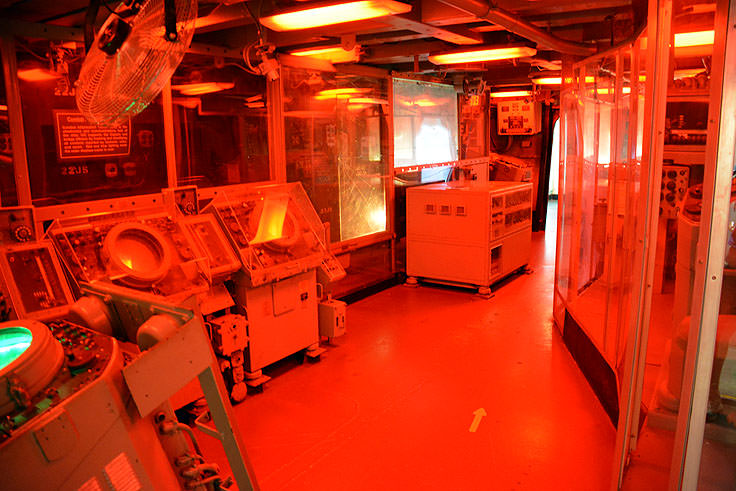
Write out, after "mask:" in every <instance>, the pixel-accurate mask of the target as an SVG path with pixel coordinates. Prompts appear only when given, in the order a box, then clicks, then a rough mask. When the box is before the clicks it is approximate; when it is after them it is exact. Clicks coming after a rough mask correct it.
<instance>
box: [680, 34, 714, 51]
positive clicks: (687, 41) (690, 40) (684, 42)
mask: <svg viewBox="0 0 736 491" xmlns="http://www.w3.org/2000/svg"><path fill="white" fill-rule="evenodd" d="M715 35H716V32H715V31H696V32H681V33H679V34H675V48H687V47H689V46H703V45H706V44H713V41H714V39H715Z"/></svg>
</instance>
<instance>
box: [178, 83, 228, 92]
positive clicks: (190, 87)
mask: <svg viewBox="0 0 736 491" xmlns="http://www.w3.org/2000/svg"><path fill="white" fill-rule="evenodd" d="M233 87H235V84H234V83H232V82H200V83H196V84H182V85H172V86H171V88H172V89H174V90H178V91H179V92H180V93H181V95H203V94H211V93H213V92H221V91H223V90H228V89H232V88H233Z"/></svg>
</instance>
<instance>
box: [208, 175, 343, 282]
mask: <svg viewBox="0 0 736 491" xmlns="http://www.w3.org/2000/svg"><path fill="white" fill-rule="evenodd" d="M205 211H206V212H210V213H214V214H215V215H216V216H217V218H218V220H219V221H220V223H221V224H222V226H223V228H224V229H225V231H226V233H227V234H228V236H229V238H230V241H231V242H232V244H233V245H234V246H235V248H236V249H237V250H238V253H239V255H240V260H241V262H242V264H243V267H244V270H245V273H246V275H247V277H248V279H249V280H250V282H251V284H252V285H253V286H257V285H262V284H264V283H269V282H272V281H276V280H279V279H282V278H286V277H289V276H293V275H295V274H297V273H300V272H303V271H307V270H309V269H313V268H318V267H320V268H321V270H322V271H323V272H324V271H325V269H326V268H327V269H328V270H332V271H333V272H334V273H335V274H336V275H338V276H339V275H340V273H341V272H342V274H343V275H344V271H342V268H341V267H340V266H339V264H337V263H336V261H335V260H334V257H333V256H332V255H331V254H330V253H329V252H328V250H327V247H326V246H325V231H324V227H323V225H322V223H321V222H320V220H319V217H318V216H317V213H316V211H315V210H314V207H313V206H312V204H311V202H310V201H309V198H307V195H306V193H305V192H304V189H303V188H302V186H301V184H299V183H290V184H276V185H268V186H259V187H252V188H247V189H246V188H243V189H241V190H237V191H231V192H227V193H222V194H220V195H218V197H216V198H215V199H214V200H213V201H212V202H211V203H210V204H209V205H208V206H207V207H206V208H205ZM328 276H329V274H328Z"/></svg>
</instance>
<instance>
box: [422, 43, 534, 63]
mask: <svg viewBox="0 0 736 491" xmlns="http://www.w3.org/2000/svg"><path fill="white" fill-rule="evenodd" d="M535 54H537V50H536V49H534V48H530V47H528V46H509V47H506V48H480V49H478V48H476V49H471V50H464V51H457V52H449V53H439V54H436V55H430V56H429V61H431V62H432V63H434V64H435V65H452V64H455V63H474V62H479V61H495V60H510V59H513V58H523V57H525V56H534V55H535Z"/></svg>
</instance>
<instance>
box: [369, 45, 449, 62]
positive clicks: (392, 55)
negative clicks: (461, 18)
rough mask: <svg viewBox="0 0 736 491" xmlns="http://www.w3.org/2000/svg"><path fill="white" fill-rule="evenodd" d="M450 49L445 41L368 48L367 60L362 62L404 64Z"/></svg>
mask: <svg viewBox="0 0 736 491" xmlns="http://www.w3.org/2000/svg"><path fill="white" fill-rule="evenodd" d="M449 47H450V45H449V44H447V43H446V42H444V41H423V40H419V41H409V42H405V43H397V44H389V45H382V46H374V47H370V48H367V49H366V50H365V51H366V53H365V58H363V59H362V60H361V61H363V62H364V63H372V64H377V65H381V64H386V63H403V62H408V61H411V60H412V59H413V58H414V56H419V55H424V56H423V59H425V60H426V59H427V53H431V52H433V51H442V50H446V49H448V48H449Z"/></svg>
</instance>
